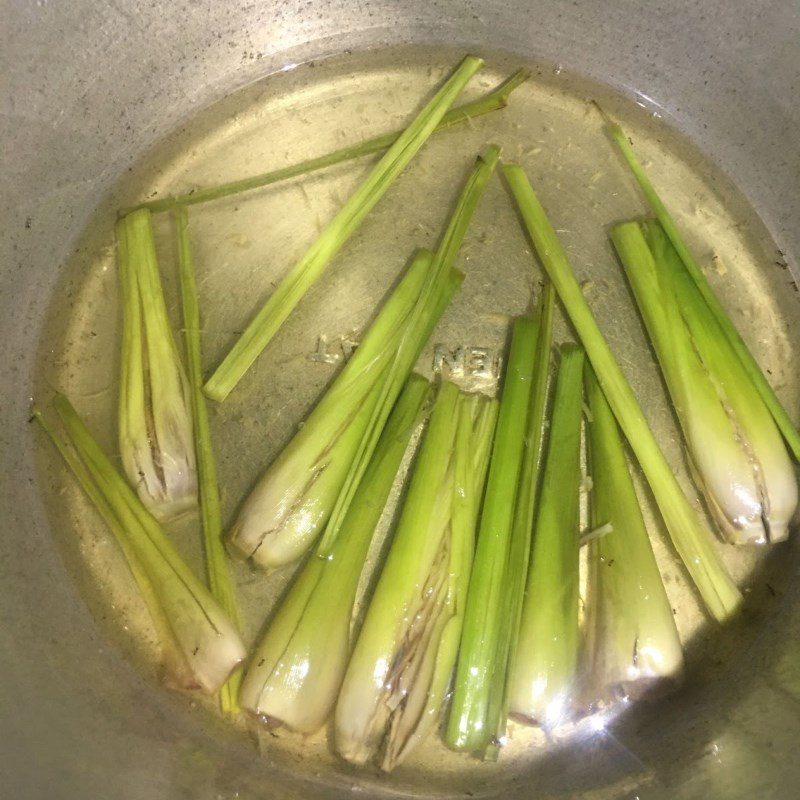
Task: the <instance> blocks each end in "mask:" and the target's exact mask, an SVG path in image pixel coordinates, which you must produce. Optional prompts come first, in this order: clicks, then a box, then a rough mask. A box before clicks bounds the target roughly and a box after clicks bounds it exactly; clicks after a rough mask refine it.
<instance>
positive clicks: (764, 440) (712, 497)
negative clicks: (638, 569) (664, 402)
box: [611, 220, 797, 544]
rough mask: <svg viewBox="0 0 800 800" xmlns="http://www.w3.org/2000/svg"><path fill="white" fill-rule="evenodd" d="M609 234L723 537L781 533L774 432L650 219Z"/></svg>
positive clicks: (761, 538)
mask: <svg viewBox="0 0 800 800" xmlns="http://www.w3.org/2000/svg"><path fill="white" fill-rule="evenodd" d="M611 239H612V241H613V242H614V246H615V248H616V250H617V253H618V254H619V257H620V261H621V262H622V265H623V267H624V268H625V273H626V275H627V277H628V281H629V283H630V284H631V287H632V288H633V292H634V296H635V298H636V302H637V305H638V306H639V310H640V312H641V315H642V318H643V319H644V321H645V325H646V327H647V330H648V333H649V334H650V339H651V341H652V343H653V347H654V349H655V351H656V355H657V357H658V361H659V364H660V366H661V371H662V373H663V375H664V380H665V382H666V384H667V388H668V389H669V392H670V395H671V397H672V401H673V405H674V407H675V409H676V412H677V415H678V419H679V420H680V423H681V427H682V429H683V433H684V439H685V440H686V444H687V449H688V452H689V456H690V459H691V463H692V465H693V468H694V472H695V476H696V478H697V482H698V485H699V486H700V487H701V489H702V491H703V493H704V495H705V497H706V500H707V502H708V506H709V509H710V510H711V511H712V513H713V516H714V518H715V520H716V521H717V524H718V526H719V528H720V530H721V531H722V533H723V535H724V537H725V538H726V539H727V540H728V541H730V542H732V543H734V544H765V543H767V542H771V541H781V540H783V539H786V538H787V536H788V526H789V522H790V520H791V519H792V516H793V514H794V511H795V508H796V506H797V480H796V478H795V475H794V468H793V466H792V463H791V460H790V458H789V454H788V453H787V452H786V446H785V444H784V440H783V439H782V438H781V435H780V432H779V430H778V428H777V425H776V424H775V421H774V419H773V417H772V416H771V414H770V413H769V410H768V409H767V407H766V405H765V404H764V402H763V400H762V398H761V396H760V395H759V394H758V392H757V391H756V389H755V387H754V386H753V384H752V383H751V381H750V380H749V378H748V376H747V374H746V372H745V371H744V368H743V367H742V364H741V361H740V360H739V359H738V358H737V356H736V353H735V352H734V351H733V349H732V348H731V347H730V344H729V342H728V340H727V339H726V338H725V336H724V334H723V332H722V330H721V328H720V327H719V325H718V324H717V321H716V319H715V318H714V316H713V315H712V313H711V311H710V310H709V308H708V306H707V304H706V303H705V302H704V300H703V298H702V297H701V296H700V295H699V294H698V293H697V291H696V287H695V285H694V283H693V282H692V280H691V278H690V276H689V275H688V273H687V272H686V270H685V269H684V267H683V264H682V263H681V261H680V258H679V256H678V253H677V252H676V251H675V248H674V247H673V246H672V243H671V242H670V240H669V238H668V237H667V235H666V233H665V232H664V230H663V228H662V227H661V224H660V223H659V222H657V221H656V220H648V221H644V222H625V223H622V224H620V225H616V226H615V227H614V228H613V230H612V232H611ZM679 293H680V294H679Z"/></svg>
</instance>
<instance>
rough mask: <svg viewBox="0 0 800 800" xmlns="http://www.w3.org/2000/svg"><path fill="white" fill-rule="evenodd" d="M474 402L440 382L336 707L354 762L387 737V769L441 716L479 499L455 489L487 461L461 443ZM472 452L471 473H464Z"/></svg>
mask: <svg viewBox="0 0 800 800" xmlns="http://www.w3.org/2000/svg"><path fill="white" fill-rule="evenodd" d="M471 402H472V401H469V400H467V399H466V398H464V397H463V396H461V395H460V393H459V391H458V389H457V388H456V387H455V385H453V384H451V383H443V384H442V385H441V387H440V390H439V393H438V395H437V398H436V403H435V405H434V409H433V412H432V414H431V419H430V423H429V427H428V430H427V432H426V434H425V437H424V439H423V442H422V446H421V449H420V452H419V454H418V456H417V461H416V464H415V466H414V471H413V474H412V477H411V483H410V486H409V489H408V494H407V496H406V500H405V502H404V504H403V508H402V511H401V515H400V519H399V522H398V525H397V531H396V533H395V536H394V538H393V540H392V544H391V548H390V550H389V554H388V556H387V559H386V563H385V566H384V568H383V570H382V571H381V575H380V578H379V580H378V584H377V586H376V589H375V593H374V595H373V597H372V599H371V601H370V604H369V608H368V610H367V614H366V618H365V620H364V625H363V627H362V629H361V632H360V634H359V636H358V640H357V642H356V645H355V648H354V650H353V655H352V657H351V659H350V663H349V664H348V667H347V671H346V673H345V678H344V682H343V683H342V689H341V691H340V693H339V699H338V701H337V703H336V712H335V716H334V719H335V747H336V750H337V752H338V753H339V754H340V755H341V756H343V757H344V758H345V759H347V760H348V761H352V762H354V763H357V764H363V763H365V762H366V761H367V760H368V759H370V758H372V757H373V756H374V755H376V754H377V753H378V751H379V750H380V748H381V746H382V745H384V744H385V755H384V761H383V766H384V768H386V769H390V768H391V767H393V766H394V765H395V764H396V763H397V762H398V761H399V760H400V759H402V758H403V757H404V756H405V755H406V754H407V753H408V752H409V750H410V748H411V747H413V745H414V744H415V743H416V742H417V741H419V735H421V732H422V731H423V730H428V729H429V726H430V725H431V724H432V722H433V721H435V718H436V717H437V716H438V707H440V705H441V702H442V699H443V696H444V689H445V687H446V682H447V679H448V678H449V673H450V671H451V670H452V664H453V660H454V659H455V647H456V646H457V642H458V635H457V633H456V634H455V635H454V633H453V628H457V627H458V624H459V614H460V613H461V609H460V607H459V606H458V603H459V602H460V601H461V600H462V599H463V595H464V591H465V584H466V581H467V580H468V569H469V563H468V562H469V557H470V555H471V549H472V539H473V536H474V523H475V517H474V513H475V510H476V508H477V502H474V501H473V499H472V498H465V500H466V502H467V505H466V506H464V507H460V508H459V509H458V510H456V517H455V519H454V517H453V512H454V500H455V499H456V492H457V491H461V492H466V491H468V490H469V489H470V486H469V484H470V483H471V481H470V478H471V477H473V476H474V474H475V472H474V465H475V464H476V463H480V462H481V458H480V456H479V455H478V456H477V457H476V453H475V451H474V450H472V447H470V448H469V452H468V454H465V453H464V448H465V446H469V445H471V444H472V442H471V441H470V440H469V439H470V438H472V437H466V436H465V435H464V431H465V429H466V431H467V432H469V433H470V434H472V432H473V430H474V421H473V418H472V416H473V415H472V409H471V407H470V406H471ZM479 427H480V426H479ZM460 434H461V435H460ZM485 434H486V430H485V426H484V436H483V438H482V442H483V445H484V446H485V444H486V442H487V441H488V440H489V438H490V437H489V436H486V435H485ZM466 458H469V459H470V460H471V463H472V465H473V475H472V476H467V477H466V479H465V478H464V477H463V476H464V472H465V469H466V468H465V467H464V459H466ZM473 459H474V460H473ZM457 464H458V466H457ZM457 471H458V474H459V475H460V476H462V477H457ZM462 480H466V481H467V485H462V484H460V483H459V482H460V481H462ZM473 485H474V484H473ZM454 523H455V524H454ZM420 726H421V727H420ZM417 733H419V735H415V734H417Z"/></svg>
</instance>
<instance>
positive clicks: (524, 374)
mask: <svg viewBox="0 0 800 800" xmlns="http://www.w3.org/2000/svg"><path fill="white" fill-rule="evenodd" d="M536 329H537V326H536V322H534V320H533V319H531V318H530V317H521V318H519V319H517V320H515V322H514V327H513V332H512V337H511V350H510V353H509V356H508V366H507V367H506V374H505V378H504V383H503V393H502V397H501V400H500V411H499V415H498V420H497V432H496V434H495V438H494V443H493V447H492V458H491V464H490V467H489V477H488V480H487V484H486V496H485V498H484V503H483V510H482V512H481V521H480V528H479V533H478V541H477V545H476V550H475V560H474V564H473V568H472V576H471V578H470V583H469V593H468V595H467V608H466V612H465V619H464V625H463V628H462V633H461V647H460V651H459V654H458V666H457V668H456V677H455V683H454V688H453V699H452V702H451V705H450V711H449V716H448V721H447V729H446V741H447V744H448V745H449V746H450V747H453V748H455V749H459V750H470V751H481V752H482V751H484V750H485V749H486V747H487V746H488V745H489V744H490V743H491V742H492V741H493V739H494V737H495V734H496V732H497V731H496V728H497V720H496V719H495V720H493V721H492V722H493V724H492V725H491V726H490V720H489V718H488V714H489V707H490V698H491V695H492V687H493V685H494V684H495V682H496V681H501V682H502V681H504V680H505V671H506V664H505V663H503V664H502V665H500V664H499V663H498V653H499V651H500V648H501V646H502V645H501V641H500V639H501V634H502V630H503V622H502V620H503V618H504V615H505V613H506V608H505V605H504V603H503V598H504V594H505V592H506V591H507V586H506V584H505V580H506V574H507V564H508V554H509V548H510V545H511V540H512V530H513V524H514V512H515V502H516V498H517V488H518V484H519V477H520V472H521V469H522V461H523V454H524V441H525V433H526V423H527V417H528V406H529V397H530V391H531V380H532V375H533V361H534V355H535V352H536Z"/></svg>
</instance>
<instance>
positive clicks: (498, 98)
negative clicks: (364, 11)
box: [120, 69, 530, 215]
mask: <svg viewBox="0 0 800 800" xmlns="http://www.w3.org/2000/svg"><path fill="white" fill-rule="evenodd" d="M529 77H530V71H529V70H527V69H520V70H517V71H516V72H515V73H513V74H512V75H511V76H509V77H508V78H507V79H506V80H505V81H503V83H501V84H500V85H499V86H498V87H497V88H495V89H492V91H491V92H488V93H487V94H485V95H483V96H482V97H479V98H478V99H477V100H473V101H471V102H469V103H465V104H464V105H463V106H459V107H458V108H451V109H450V110H449V111H448V112H447V113H446V114H445V115H444V116H443V117H442V119H441V121H440V122H439V124H438V125H437V126H436V128H435V129H434V133H438V132H439V131H442V130H446V129H448V128H452V127H453V126H455V125H459V124H461V123H463V122H466V121H467V120H470V119H472V118H473V117H479V116H481V115H482V114H488V113H490V112H492V111H497V110H499V109H502V108H505V107H506V106H507V105H508V98H509V97H510V95H511V93H512V92H513V91H514V90H515V89H516V88H517V87H519V86H520V85H522V84H523V83H524V82H525V81H526V80H527V79H528V78H529ZM401 134H402V131H392V132H391V133H384V134H382V135H380V136H376V137H374V138H373V139H368V140H367V141H365V142H360V143H359V144H354V145H348V146H347V147H342V148H340V149H339V150H334V151H333V152H332V153H326V154H325V155H323V156H317V157H316V158H311V159H309V160H307V161H302V162H300V163H299V164H292V165H291V166H288V167H282V168H280V169H275V170H271V171H270V172H263V173H261V174H259V175H252V176H251V177H248V178H242V179H241V180H236V181H228V182H226V183H222V184H219V185H218V186H209V187H208V188H205V189H196V190H194V191H191V192H187V193H186V194H181V195H176V196H174V197H162V198H159V199H158V200H150V201H148V202H146V203H142V204H140V205H138V206H135V207H134V208H130V209H124V210H123V211H121V212H120V213H121V214H122V215H124V214H127V213H128V212H129V211H133V210H135V209H136V208H147V209H149V210H150V211H151V212H152V213H154V214H155V213H157V212H160V211H168V210H170V209H172V208H177V207H180V206H191V205H196V204H198V203H208V202H210V201H212V200H220V199H222V198H224V197H230V196H231V195H236V194H241V193H243V192H250V191H252V190H254V189H261V188H263V187H265V186H269V185H270V184H273V183H279V182H280V181H285V180H289V179H290V178H296V177H299V176H300V175H308V174H309V173H311V172H316V171H318V170H321V169H325V168H326V167H332V166H334V165H336V164H341V163H343V162H345V161H352V160H354V159H357V158H362V157H363V156H368V155H372V154H373V153H380V152H381V151H382V150H386V149H387V148H389V147H391V146H392V145H393V144H394V143H395V141H397V139H398V138H399V137H400V135H401Z"/></svg>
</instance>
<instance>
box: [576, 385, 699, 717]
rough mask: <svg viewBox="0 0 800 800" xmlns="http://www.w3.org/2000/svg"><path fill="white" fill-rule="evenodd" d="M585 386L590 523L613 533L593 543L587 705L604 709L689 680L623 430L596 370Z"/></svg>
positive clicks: (591, 554)
mask: <svg viewBox="0 0 800 800" xmlns="http://www.w3.org/2000/svg"><path fill="white" fill-rule="evenodd" d="M586 385H587V395H588V402H589V409H590V411H591V418H590V419H588V420H587V423H586V427H587V440H588V443H589V464H590V467H589V469H590V474H591V476H592V491H591V493H590V508H591V521H592V526H593V527H594V528H595V529H598V528H599V527H601V526H603V525H607V524H610V525H611V527H612V530H611V531H610V532H608V533H606V534H605V535H603V536H600V537H597V538H594V539H593V540H592V541H591V542H590V543H589V591H588V601H587V612H586V675H587V683H588V686H587V689H588V691H589V697H588V698H587V699H588V700H589V701H590V702H591V703H593V704H594V703H598V704H601V705H602V704H604V703H610V702H613V701H614V700H619V699H623V698H624V699H635V698H638V697H641V696H645V695H647V696H654V695H656V694H661V693H662V692H664V691H666V690H667V689H670V688H672V687H673V686H674V685H676V684H677V683H678V682H679V681H680V679H681V677H682V674H683V650H682V648H681V642H680V638H679V637H678V629H677V628H676V626H675V618H674V617H673V615H672V608H671V606H670V603H669V600H668V599H667V593H666V592H665V591H664V584H663V583H662V582H661V575H660V574H659V571H658V566H657V564H656V559H655V556H654V555H653V549H652V548H651V546H650V539H649V538H648V536H647V529H646V528H645V524H644V519H643V518H642V512H641V509H640V507H639V501H638V500H637V497H636V491H635V489H634V487H633V481H632V480H631V476H630V473H629V472H628V464H627V459H626V458H625V453H624V451H623V449H622V440H621V438H620V433H619V428H618V427H617V423H616V421H615V420H614V415H613V414H612V413H611V409H610V408H609V406H608V401H607V400H606V398H605V396H604V395H603V392H602V390H601V389H600V385H599V383H598V382H597V379H596V378H595V376H594V374H593V373H592V371H591V369H590V370H588V375H587V380H586Z"/></svg>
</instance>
